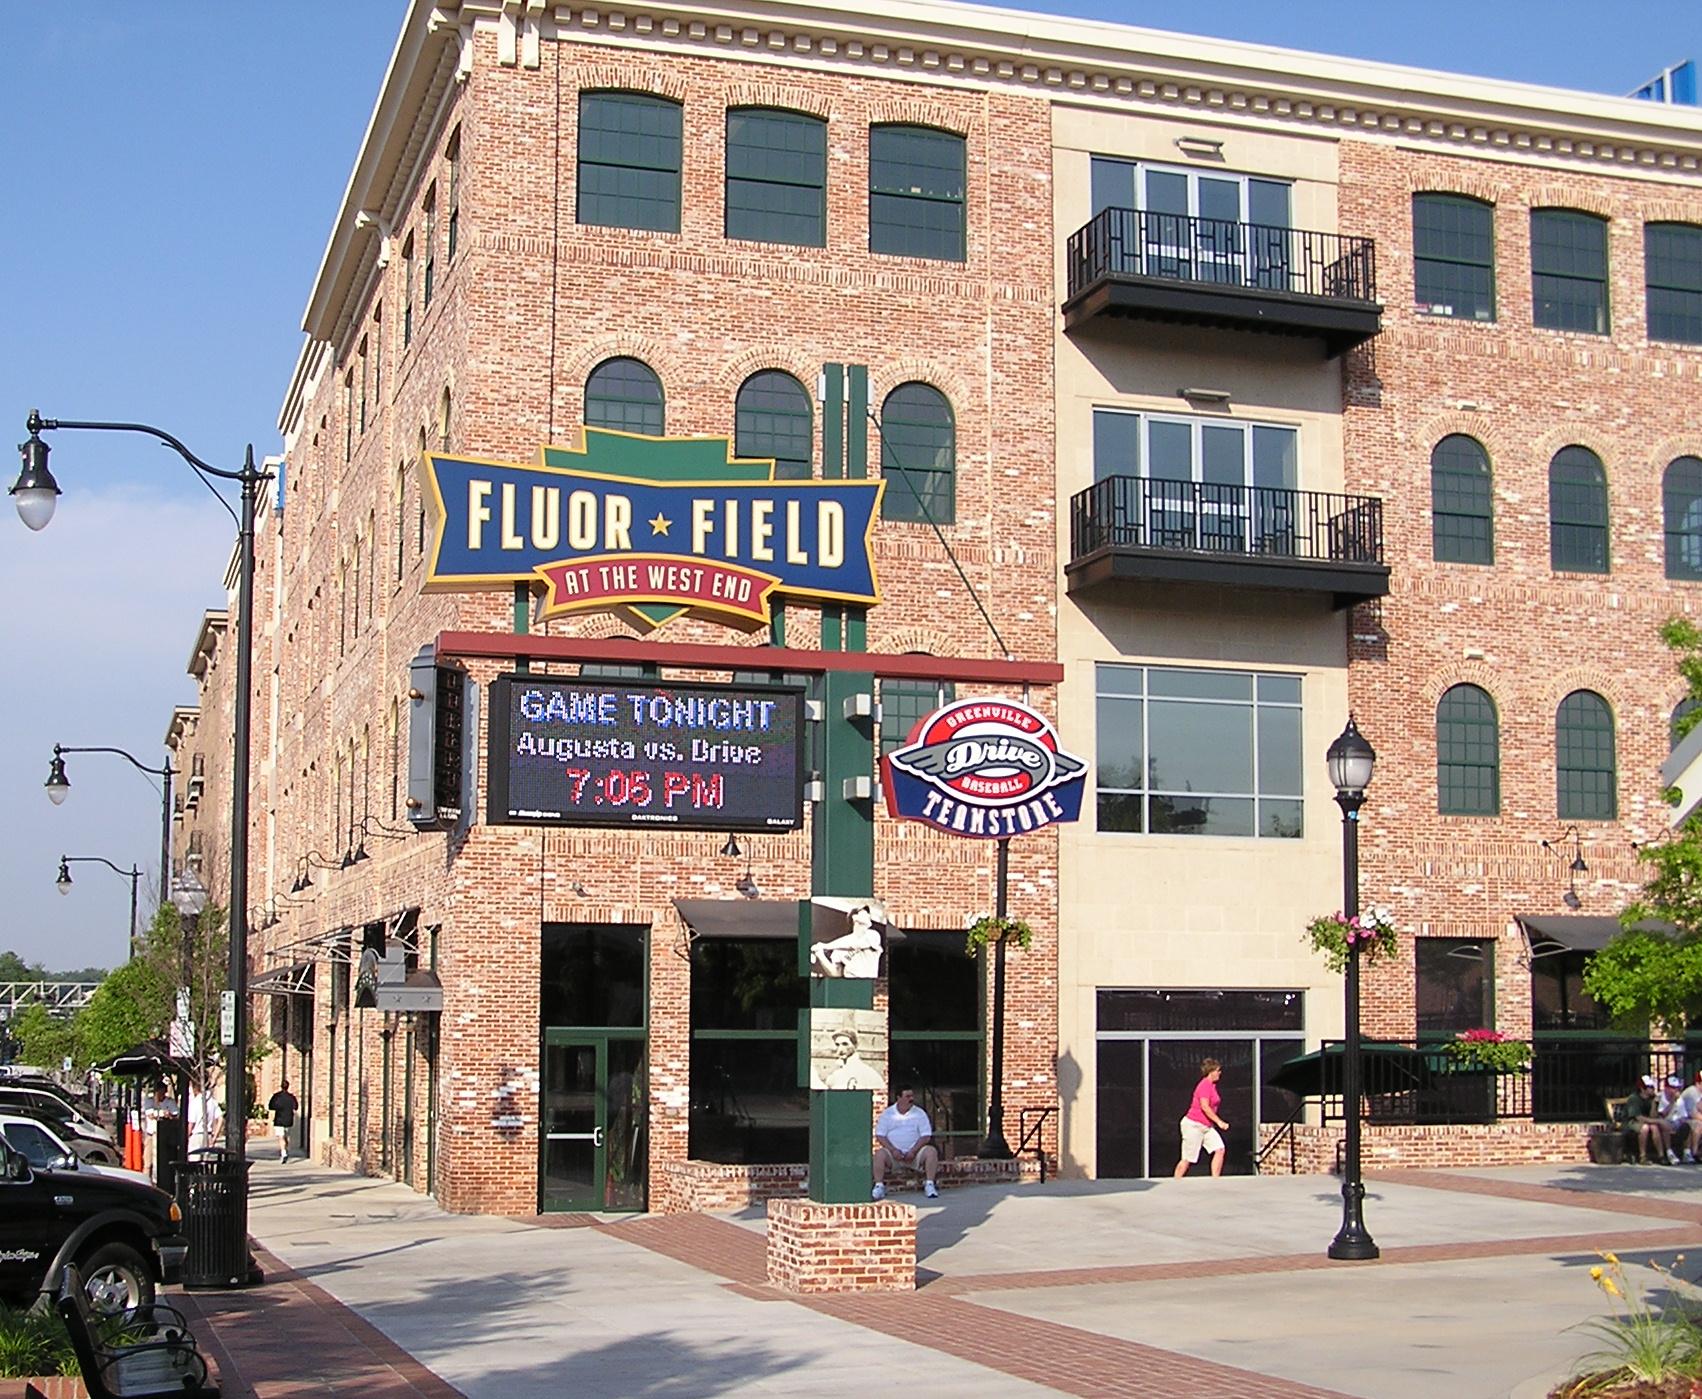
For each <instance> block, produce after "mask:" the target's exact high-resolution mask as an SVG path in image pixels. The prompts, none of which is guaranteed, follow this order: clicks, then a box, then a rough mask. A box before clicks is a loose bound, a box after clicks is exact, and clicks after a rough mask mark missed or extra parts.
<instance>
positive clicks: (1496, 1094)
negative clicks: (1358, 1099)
mask: <svg viewBox="0 0 1702 1399" xmlns="http://www.w3.org/2000/svg"><path fill="white" fill-rule="evenodd" d="M1445 1044H1446V1041H1442V1042H1437V1041H1432V1040H1398V1041H1390V1040H1377V1041H1375V1042H1369V1041H1368V1042H1367V1043H1366V1044H1365V1046H1364V1053H1363V1054H1362V1056H1361V1069H1362V1074H1361V1081H1362V1085H1363V1093H1364V1097H1365V1120H1366V1121H1368V1122H1371V1123H1374V1124H1376V1123H1383V1124H1388V1125H1420V1124H1435V1125H1446V1124H1464V1123H1472V1122H1495V1121H1500V1120H1503V1119H1514V1120H1516V1119H1523V1120H1526V1121H1535V1122H1600V1121H1602V1120H1603V1119H1604V1117H1605V1114H1606V1102H1607V1100H1608V1099H1611V1098H1621V1097H1624V1096H1625V1094H1627V1093H1629V1092H1631V1090H1632V1089H1633V1088H1635V1087H1636V1086H1637V1084H1638V1082H1639V1081H1640V1080H1641V1078H1642V1076H1643V1075H1644V1074H1649V1075H1652V1076H1653V1077H1654V1078H1655V1080H1656V1082H1657V1083H1660V1082H1664V1081H1665V1080H1666V1078H1667V1077H1668V1076H1669V1075H1677V1076H1678V1077H1679V1078H1681V1079H1683V1080H1684V1081H1685V1082H1686V1083H1688V1082H1689V1081H1690V1075H1692V1074H1693V1073H1694V1072H1695V1071H1696V1069H1697V1068H1698V1067H1702V1042H1692V1043H1690V1044H1687V1045H1686V1044H1673V1043H1671V1042H1669V1041H1664V1040H1663V1041H1653V1040H1638V1039H1624V1038H1608V1037H1603V1038H1600V1039H1595V1038H1591V1039H1566V1040H1552V1041H1546V1042H1545V1041H1543V1040H1537V1041H1536V1042H1535V1043H1534V1044H1533V1045H1532V1046H1531V1051H1532V1052H1531V1059H1530V1063H1529V1064H1527V1065H1525V1066H1524V1067H1522V1068H1505V1069H1496V1068H1489V1067H1483V1066H1480V1065H1476V1064H1474V1063H1472V1062H1471V1061H1469V1060H1464V1059H1459V1058H1456V1057H1454V1056H1451V1055H1450V1054H1449V1053H1448V1052H1447V1050H1446V1048H1445V1047H1444V1046H1445ZM1324 1053H1325V1061H1326V1062H1325V1072H1324V1074H1323V1077H1322V1080H1321V1083H1320V1086H1321V1087H1322V1089H1323V1093H1322V1095H1321V1101H1322V1104H1323V1117H1324V1121H1326V1122H1339V1121H1341V1120H1342V1096H1341V1081H1340V1077H1341V1070H1340V1055H1341V1041H1339V1040H1326V1041H1325V1042H1324Z"/></svg>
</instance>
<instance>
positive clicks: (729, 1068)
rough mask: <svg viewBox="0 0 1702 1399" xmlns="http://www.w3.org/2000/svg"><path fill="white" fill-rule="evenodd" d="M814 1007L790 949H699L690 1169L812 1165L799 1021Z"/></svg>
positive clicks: (741, 941)
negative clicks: (706, 1164) (700, 1164)
mask: <svg viewBox="0 0 1702 1399" xmlns="http://www.w3.org/2000/svg"><path fill="white" fill-rule="evenodd" d="M808 1004H809V978H808V977H804V976H800V975H799V974H798V945H797V943H796V942H795V941H794V940H793V939H791V938H782V939H774V940H769V939H759V938H749V939H746V938H699V939H697V940H696V941H695V942H694V943H693V944H692V947H691V1111H690V1118H689V1139H688V1143H687V1151H688V1154H689V1155H690V1157H691V1159H692V1160H694V1161H727V1162H750V1163H763V1164H776V1163H784V1162H791V1161H807V1160H808V1159H809V1154H810V1101H809V1093H808V1092H807V1090H805V1089H804V1088H802V1087H800V1086H799V1076H798V1012H799V1011H801V1010H803V1009H804V1008H805V1007H806V1006H807V1005H808Z"/></svg>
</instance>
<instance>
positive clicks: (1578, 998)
mask: <svg viewBox="0 0 1702 1399" xmlns="http://www.w3.org/2000/svg"><path fill="white" fill-rule="evenodd" d="M1538 946H1539V950H1538V951H1537V952H1536V953H1535V954H1534V955H1533V957H1532V959H1531V1028H1532V1029H1533V1030H1535V1031H1537V1032H1539V1033H1540V1032H1542V1031H1544V1030H1607V1029H1611V1028H1612V1025H1613V1021H1612V1019H1611V1017H1610V1016H1609V1015H1608V1013H1607V1011H1606V1009H1605V1008H1603V1007H1602V1006H1600V1005H1597V1004H1596V999H1595V997H1593V996H1592V995H1590V993H1589V992H1588V991H1586V990H1585V989H1584V967H1585V965H1586V964H1587V963H1588V961H1589V958H1590V954H1589V953H1588V952H1577V951H1573V950H1572V949H1570V948H1565V949H1560V948H1556V947H1555V946H1554V945H1553V944H1552V943H1551V944H1549V946H1548V947H1546V948H1544V947H1543V946H1542V945H1541V944H1540V943H1539V945H1538ZM1627 1082H1629V1080H1627Z"/></svg>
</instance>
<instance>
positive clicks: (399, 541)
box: [396, 462, 408, 583]
mask: <svg viewBox="0 0 1702 1399" xmlns="http://www.w3.org/2000/svg"><path fill="white" fill-rule="evenodd" d="M407 541H408V464H407V463H406V462H403V463H402V464H401V465H399V466H398V467H397V468H396V581H397V582H398V583H400V582H401V581H402V565H403V562H404V556H405V552H406V546H407Z"/></svg>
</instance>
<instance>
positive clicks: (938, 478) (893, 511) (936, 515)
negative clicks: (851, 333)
mask: <svg viewBox="0 0 1702 1399" xmlns="http://www.w3.org/2000/svg"><path fill="white" fill-rule="evenodd" d="M880 429H881V475H882V476H885V477H886V478H887V487H886V490H885V491H883V492H882V493H881V519H883V520H907V521H913V522H918V523H922V524H927V523H929V522H932V523H934V524H937V525H949V524H954V523H956V521H957V420H956V419H955V418H954V417H953V415H952V411H951V403H950V401H949V400H948V399H947V398H946V396H945V395H944V394H943V393H941V392H940V391H939V390H938V389H936V388H934V387H933V386H932V385H929V384H921V383H909V384H900V385H899V386H898V387H897V388H896V389H894V390H893V391H892V392H891V393H889V394H888V395H887V396H886V401H885V402H884V403H883V404H882V405H881V422H880Z"/></svg>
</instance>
